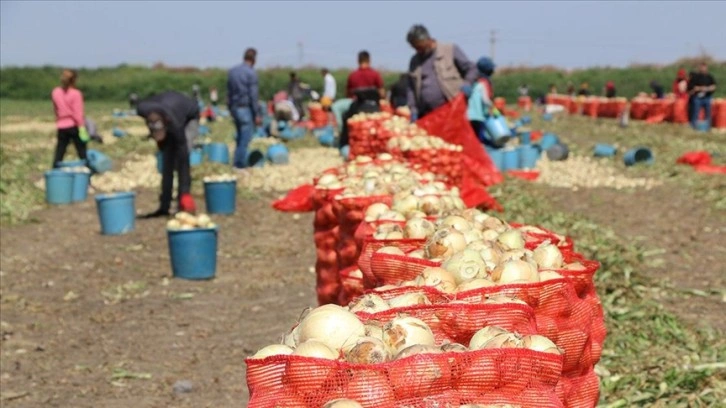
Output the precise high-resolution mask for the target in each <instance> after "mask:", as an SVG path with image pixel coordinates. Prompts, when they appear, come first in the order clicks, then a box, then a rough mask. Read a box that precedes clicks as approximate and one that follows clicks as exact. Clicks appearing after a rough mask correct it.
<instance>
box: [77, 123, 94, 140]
mask: <svg viewBox="0 0 726 408" xmlns="http://www.w3.org/2000/svg"><path fill="white" fill-rule="evenodd" d="M78 137H80V138H81V141H82V142H83V143H88V141H89V140H91V136H90V135H89V134H88V130H86V127H85V126H81V127H79V128H78Z"/></svg>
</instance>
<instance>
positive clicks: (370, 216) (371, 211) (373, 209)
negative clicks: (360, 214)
mask: <svg viewBox="0 0 726 408" xmlns="http://www.w3.org/2000/svg"><path fill="white" fill-rule="evenodd" d="M389 210H390V208H388V206H387V205H386V204H384V203H373V204H371V205H369V206H368V208H367V209H366V214H365V220H366V221H367V222H372V221H375V220H377V219H378V217H379V216H380V215H381V214H383V213H385V212H386V211H389Z"/></svg>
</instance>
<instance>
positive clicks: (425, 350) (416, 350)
mask: <svg viewBox="0 0 726 408" xmlns="http://www.w3.org/2000/svg"><path fill="white" fill-rule="evenodd" d="M441 353H443V351H442V350H441V348H439V347H436V346H432V345H428V344H414V345H413V346H408V347H406V348H405V349H403V350H401V351H400V352H399V353H398V354H396V360H398V359H401V358H406V357H410V356H415V355H417V354H441Z"/></svg>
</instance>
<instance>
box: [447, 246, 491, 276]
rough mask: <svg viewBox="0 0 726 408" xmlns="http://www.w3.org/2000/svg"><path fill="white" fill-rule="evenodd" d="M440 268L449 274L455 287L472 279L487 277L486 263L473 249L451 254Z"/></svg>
mask: <svg viewBox="0 0 726 408" xmlns="http://www.w3.org/2000/svg"><path fill="white" fill-rule="evenodd" d="M441 266H442V267H443V268H444V269H446V270H447V271H449V272H451V275H452V276H453V277H454V279H455V280H456V284H457V285H459V284H461V283H463V282H465V281H468V280H471V279H474V278H483V277H485V276H487V266H486V263H485V262H484V260H483V259H482V257H481V255H479V252H477V251H475V250H473V249H465V250H463V251H461V252H458V253H455V254H453V255H452V256H451V258H449V259H448V260H447V261H446V262H444V263H443V265H441Z"/></svg>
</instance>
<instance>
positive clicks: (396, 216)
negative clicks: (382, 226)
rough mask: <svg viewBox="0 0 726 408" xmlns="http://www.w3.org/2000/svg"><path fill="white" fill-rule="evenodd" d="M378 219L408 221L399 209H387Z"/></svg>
mask: <svg viewBox="0 0 726 408" xmlns="http://www.w3.org/2000/svg"><path fill="white" fill-rule="evenodd" d="M378 221H406V217H404V216H403V214H401V213H400V212H398V211H386V212H383V213H381V215H379V216H378Z"/></svg>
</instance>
